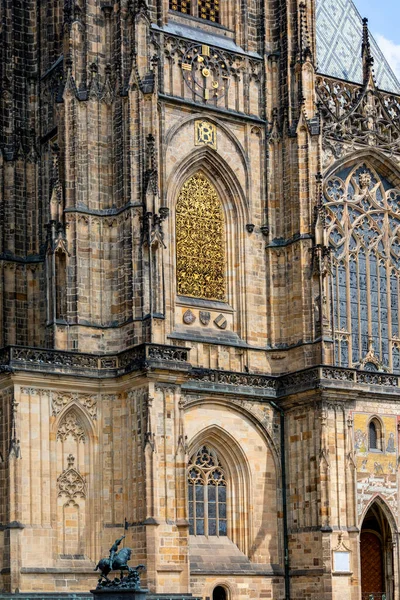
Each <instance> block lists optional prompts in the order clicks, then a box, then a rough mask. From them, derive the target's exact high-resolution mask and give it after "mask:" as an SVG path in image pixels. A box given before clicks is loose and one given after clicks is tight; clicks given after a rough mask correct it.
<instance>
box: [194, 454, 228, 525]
mask: <svg viewBox="0 0 400 600" xmlns="http://www.w3.org/2000/svg"><path fill="white" fill-rule="evenodd" d="M188 493H189V533H190V534H191V535H207V536H211V535H213V536H214V535H215V536H220V535H226V534H227V513H226V479H225V473H224V469H223V467H222V465H221V463H220V461H219V460H218V457H217V454H216V452H215V451H214V450H211V449H210V448H208V447H207V446H203V447H202V448H200V450H199V451H198V452H197V453H196V454H194V455H193V456H192V458H191V459H190V462H189V467H188Z"/></svg>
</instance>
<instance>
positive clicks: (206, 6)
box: [169, 0, 220, 23]
mask: <svg viewBox="0 0 400 600" xmlns="http://www.w3.org/2000/svg"><path fill="white" fill-rule="evenodd" d="M169 9H170V10H173V11H175V12H179V13H183V14H186V15H191V16H193V17H198V18H200V19H204V20H206V21H211V22H212V23H219V22H220V0H197V3H196V2H195V1H194V2H193V3H191V0H169Z"/></svg>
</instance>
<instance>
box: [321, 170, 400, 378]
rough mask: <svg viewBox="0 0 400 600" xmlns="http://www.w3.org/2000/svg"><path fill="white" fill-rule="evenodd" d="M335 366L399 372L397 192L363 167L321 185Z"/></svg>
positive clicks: (399, 214) (399, 196) (399, 227)
mask: <svg viewBox="0 0 400 600" xmlns="http://www.w3.org/2000/svg"><path fill="white" fill-rule="evenodd" d="M325 206H326V214H327V226H328V235H329V245H330V247H331V249H332V277H331V298H332V327H333V330H334V342H335V362H336V364H338V365H341V366H345V367H356V368H363V369H366V370H393V371H395V372H400V337H399V314H398V306H399V292H400V282H399V277H400V189H396V188H394V187H393V186H392V185H391V184H390V182H389V181H388V180H387V179H385V178H384V177H381V176H379V174H378V173H377V172H376V171H375V170H374V169H373V168H372V167H371V166H369V165H368V164H366V163H361V164H358V165H354V166H353V167H348V168H346V169H343V170H342V171H340V172H338V173H336V174H334V175H332V176H331V177H329V179H328V180H327V182H326V185H325Z"/></svg>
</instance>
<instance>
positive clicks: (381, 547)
mask: <svg viewBox="0 0 400 600" xmlns="http://www.w3.org/2000/svg"><path fill="white" fill-rule="evenodd" d="M360 556H361V591H362V600H370V598H371V596H372V597H373V598H374V600H393V543H392V532H391V528H390V525H389V522H388V520H387V518H386V516H385V514H384V512H383V510H382V509H381V508H380V506H379V504H378V503H376V502H375V503H374V504H372V506H371V507H370V508H369V510H368V512H367V514H366V515H365V518H364V521H363V524H362V528H361V535H360Z"/></svg>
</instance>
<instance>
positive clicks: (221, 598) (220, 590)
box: [212, 585, 228, 600]
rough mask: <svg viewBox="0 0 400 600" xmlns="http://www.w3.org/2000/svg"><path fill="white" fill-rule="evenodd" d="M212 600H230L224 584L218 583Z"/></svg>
mask: <svg viewBox="0 0 400 600" xmlns="http://www.w3.org/2000/svg"><path fill="white" fill-rule="evenodd" d="M212 600H228V596H227V594H226V589H225V588H224V587H222V585H217V587H216V588H214V591H213V596H212Z"/></svg>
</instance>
